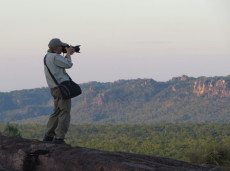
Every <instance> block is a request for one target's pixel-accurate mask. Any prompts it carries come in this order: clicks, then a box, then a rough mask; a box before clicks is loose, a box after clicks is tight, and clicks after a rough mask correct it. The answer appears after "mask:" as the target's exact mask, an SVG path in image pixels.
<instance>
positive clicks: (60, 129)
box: [45, 87, 71, 139]
mask: <svg viewBox="0 0 230 171" xmlns="http://www.w3.org/2000/svg"><path fill="white" fill-rule="evenodd" d="M50 92H51V95H52V96H53V98H54V110H53V113H52V114H51V115H50V117H49V120H48V123H47V127H46V133H45V135H46V136H49V137H54V136H55V138H57V139H64V138H65V134H66V133H67V131H68V129H69V124H70V110H71V99H63V98H62V95H61V92H60V90H59V88H57V87H56V88H52V89H50Z"/></svg>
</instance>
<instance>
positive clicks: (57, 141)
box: [52, 138, 68, 145]
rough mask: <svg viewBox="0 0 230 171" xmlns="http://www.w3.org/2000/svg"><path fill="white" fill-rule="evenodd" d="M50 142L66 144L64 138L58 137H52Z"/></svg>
mask: <svg viewBox="0 0 230 171" xmlns="http://www.w3.org/2000/svg"><path fill="white" fill-rule="evenodd" d="M52 143H54V144H61V145H68V144H66V142H65V141H64V139H58V138H54V139H53V141H52Z"/></svg>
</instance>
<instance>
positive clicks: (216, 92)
mask: <svg viewBox="0 0 230 171" xmlns="http://www.w3.org/2000/svg"><path fill="white" fill-rule="evenodd" d="M193 93H194V94H196V95H197V96H201V95H207V96H208V97H213V96H220V97H230V90H229V89H227V83H226V81H225V80H224V79H219V80H217V81H216V82H214V81H213V80H200V81H194V85H193Z"/></svg>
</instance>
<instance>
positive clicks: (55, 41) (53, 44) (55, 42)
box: [48, 38, 68, 50]
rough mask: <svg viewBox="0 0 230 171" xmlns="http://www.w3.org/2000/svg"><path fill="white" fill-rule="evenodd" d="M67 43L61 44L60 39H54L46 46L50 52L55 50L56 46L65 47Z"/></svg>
mask: <svg viewBox="0 0 230 171" xmlns="http://www.w3.org/2000/svg"><path fill="white" fill-rule="evenodd" d="M67 45H68V44H67V43H63V42H62V41H61V40H60V39H58V38H54V39H52V40H50V42H49V44H48V46H49V48H50V50H55V49H56V47H57V46H67Z"/></svg>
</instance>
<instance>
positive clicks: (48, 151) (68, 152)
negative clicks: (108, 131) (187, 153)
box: [0, 136, 221, 171]
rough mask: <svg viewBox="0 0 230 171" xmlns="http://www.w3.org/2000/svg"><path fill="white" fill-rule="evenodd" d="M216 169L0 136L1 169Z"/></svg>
mask: <svg viewBox="0 0 230 171" xmlns="http://www.w3.org/2000/svg"><path fill="white" fill-rule="evenodd" d="M22 170H23V171H208V170H209V171H219V170H221V169H220V168H218V167H215V166H207V165H198V164H192V163H186V162H182V161H177V160H172V159H167V158H160V157H154V156H146V155H137V154H130V153H121V152H114V153H113V152H106V151H99V150H94V149H88V148H81V147H74V148H72V147H70V146H63V145H54V144H50V143H44V142H40V141H37V140H28V139H22V138H16V137H5V136H0V171H22Z"/></svg>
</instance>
